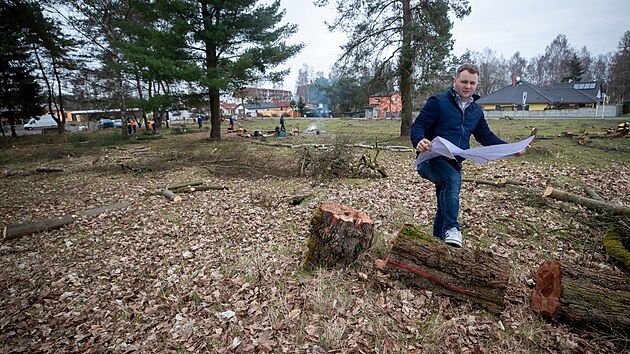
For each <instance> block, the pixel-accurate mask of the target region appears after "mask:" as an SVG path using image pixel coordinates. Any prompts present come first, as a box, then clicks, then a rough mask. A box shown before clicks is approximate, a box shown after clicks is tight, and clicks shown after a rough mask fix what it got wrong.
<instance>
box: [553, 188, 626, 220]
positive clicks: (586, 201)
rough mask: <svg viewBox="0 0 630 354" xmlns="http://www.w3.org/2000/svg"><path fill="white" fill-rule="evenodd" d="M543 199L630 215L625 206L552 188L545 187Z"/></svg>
mask: <svg viewBox="0 0 630 354" xmlns="http://www.w3.org/2000/svg"><path fill="white" fill-rule="evenodd" d="M543 195H544V196H545V197H549V198H553V199H556V200H561V201H564V202H571V203H575V204H578V205H582V206H584V207H587V208H588V209H591V210H595V211H602V212H610V213H613V214H618V215H630V208H629V207H627V206H625V205H619V204H614V203H610V202H606V201H602V200H595V199H591V198H585V197H580V196H579V195H575V194H572V193H569V192H564V191H561V190H559V189H556V188H553V187H547V189H545V191H544V192H543Z"/></svg>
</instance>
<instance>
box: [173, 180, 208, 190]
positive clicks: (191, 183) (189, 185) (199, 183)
mask: <svg viewBox="0 0 630 354" xmlns="http://www.w3.org/2000/svg"><path fill="white" fill-rule="evenodd" d="M202 184H203V181H192V182H185V183H178V184H173V185H170V186H168V187H166V189H168V190H171V191H172V190H174V189H179V188H184V187H192V186H200V185H202Z"/></svg>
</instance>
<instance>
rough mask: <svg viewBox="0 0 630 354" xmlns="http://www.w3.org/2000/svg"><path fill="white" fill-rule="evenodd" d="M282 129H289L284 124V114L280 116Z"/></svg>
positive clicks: (284, 130)
mask: <svg viewBox="0 0 630 354" xmlns="http://www.w3.org/2000/svg"><path fill="white" fill-rule="evenodd" d="M280 130H281V131H283V132H286V131H287V128H286V127H285V126H284V116H280Z"/></svg>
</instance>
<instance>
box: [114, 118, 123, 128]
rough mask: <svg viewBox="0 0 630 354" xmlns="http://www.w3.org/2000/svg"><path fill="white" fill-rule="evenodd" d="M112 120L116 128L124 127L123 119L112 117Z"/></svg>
mask: <svg viewBox="0 0 630 354" xmlns="http://www.w3.org/2000/svg"><path fill="white" fill-rule="evenodd" d="M112 122H114V128H122V119H120V118H118V119H112Z"/></svg>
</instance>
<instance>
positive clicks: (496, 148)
mask: <svg viewBox="0 0 630 354" xmlns="http://www.w3.org/2000/svg"><path fill="white" fill-rule="evenodd" d="M534 138H535V136H534V135H532V136H530V137H529V138H527V139H525V140H521V141H519V142H517V143H512V144H498V145H490V146H482V147H476V148H472V149H467V150H462V149H460V148H458V147H457V146H455V145H454V144H453V143H451V142H450V141H448V140H446V139H444V138H441V137H439V136H438V137H436V138H435V139H433V140H432V141H431V145H433V148H432V149H431V151H425V152H423V153H421V154H419V155H418V157H417V158H416V167H417V166H418V165H419V164H420V163H421V162H423V161H426V160H428V159H430V158H433V157H436V156H446V157H448V158H449V159H453V160H454V159H455V156H461V157H463V158H466V159H469V160H472V161H475V162H477V163H484V162H488V161H492V160H498V159H501V158H504V157H508V156H512V155H514V154H518V153H519V152H521V151H523V150H525V148H526V147H527V146H528V145H529V143H531V142H532V140H534Z"/></svg>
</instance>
